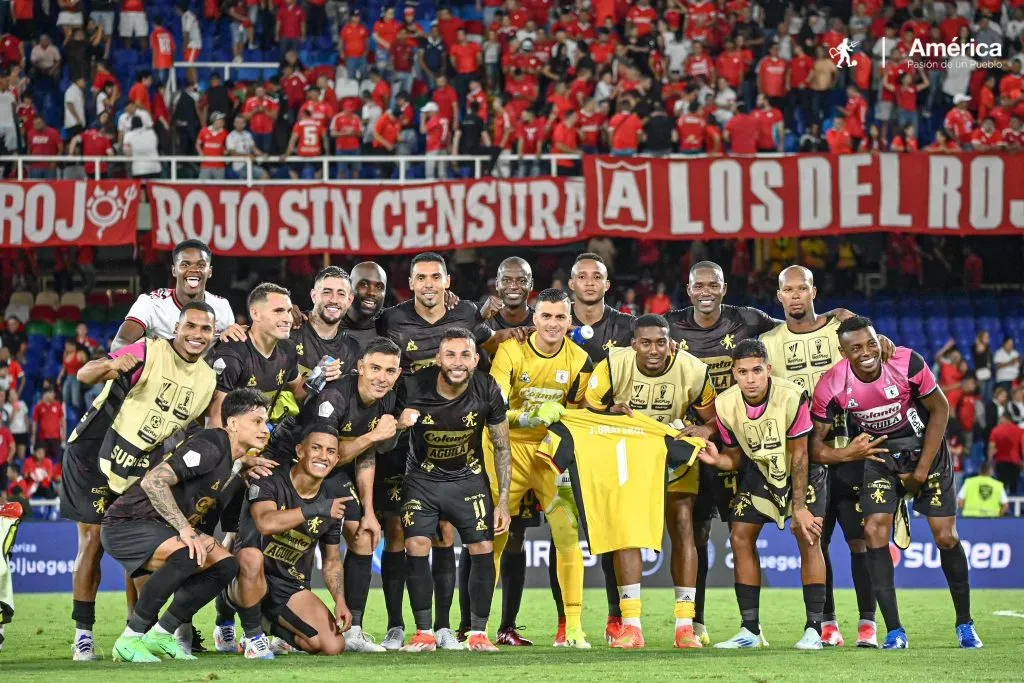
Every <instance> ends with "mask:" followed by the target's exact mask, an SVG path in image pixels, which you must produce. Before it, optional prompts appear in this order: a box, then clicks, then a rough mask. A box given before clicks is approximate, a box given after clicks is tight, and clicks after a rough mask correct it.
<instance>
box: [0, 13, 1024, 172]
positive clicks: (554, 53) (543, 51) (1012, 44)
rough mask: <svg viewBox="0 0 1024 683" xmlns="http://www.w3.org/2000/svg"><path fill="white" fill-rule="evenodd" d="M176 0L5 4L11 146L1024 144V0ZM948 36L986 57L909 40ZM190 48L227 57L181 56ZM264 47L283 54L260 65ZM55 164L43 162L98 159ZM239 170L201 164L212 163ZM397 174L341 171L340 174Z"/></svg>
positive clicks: (132, 150)
mask: <svg viewBox="0 0 1024 683" xmlns="http://www.w3.org/2000/svg"><path fill="white" fill-rule="evenodd" d="M172 2H173V0H122V1H121V2H117V1H116V0H94V1H93V2H89V1H88V0H86V1H85V2H82V1H81V0H68V1H67V2H63V1H62V2H59V3H51V4H50V5H49V6H48V8H46V9H40V8H39V7H36V6H35V5H34V4H33V3H32V2H30V1H24V2H23V1H15V2H12V3H9V4H8V3H4V4H3V5H0V6H2V7H4V8H5V9H4V10H2V12H3V13H4V14H0V69H2V70H0V74H2V79H0V139H2V140H3V144H4V145H5V147H6V149H7V151H8V152H14V151H19V152H22V153H28V154H36V155H66V156H69V157H75V156H79V155H83V154H84V155H98V156H103V155H111V154H114V153H115V152H120V153H121V154H124V155H127V156H131V157H133V162H132V163H131V165H130V169H121V168H108V167H107V166H104V167H103V168H102V169H101V173H103V174H111V175H119V174H124V173H126V172H128V173H131V174H132V175H134V176H138V177H152V176H159V175H160V174H161V173H164V174H166V172H167V168H166V165H161V164H160V161H159V156H160V155H161V154H170V153H173V154H176V155H193V154H196V155H205V156H225V155H231V156H234V155H238V156H241V157H252V158H254V159H256V161H257V170H256V171H255V173H256V175H257V176H264V175H267V174H274V175H280V176H281V177H287V176H288V174H289V173H291V174H292V175H293V176H298V175H299V174H300V173H301V174H302V175H303V176H305V177H312V176H315V175H317V174H319V173H321V170H320V167H314V166H309V167H303V166H287V167H285V166H281V165H279V164H277V163H272V161H274V160H275V159H276V158H277V157H278V156H280V155H297V156H320V155H332V154H333V155H334V156H338V157H345V156H354V155H357V154H359V155H370V156H372V155H382V156H391V155H394V154H403V155H413V154H425V155H427V157H430V156H436V155H440V154H446V153H464V154H475V155H490V156H492V157H493V158H498V157H499V155H500V156H502V157H503V158H504V161H503V163H499V164H497V166H496V172H497V173H499V174H502V175H507V174H517V175H538V174H545V173H547V172H548V170H549V167H547V166H546V165H542V164H540V163H538V155H540V154H541V153H543V152H545V151H546V152H551V153H557V154H567V155H579V154H586V153H595V152H609V153H612V154H620V155H631V154H634V153H636V152H638V151H642V152H644V153H648V154H664V153H671V152H682V153H694V154H698V153H709V154H722V153H728V154H751V153H757V152H781V151H786V152H798V151H802V152H832V153H844V152H851V151H855V150H861V151H864V150H867V151H885V150H891V151H897V152H904V151H914V150H918V149H927V150H929V151H943V152H948V151H956V150H961V149H964V150H967V149H973V150H979V151H985V150H999V149H1006V150H1019V149H1020V148H1021V146H1022V136H1024V128H1022V121H1024V97H1022V84H1024V80H1022V75H1021V68H1022V55H1021V32H1022V29H1024V6H1022V4H1021V2H1019V0H1015V1H1013V2H1009V1H1007V2H1000V1H999V0H978V1H976V2H974V3H971V2H966V1H959V2H957V1H954V0H949V1H948V2H934V1H931V0H929V1H927V2H920V1H917V2H909V1H908V0H896V1H895V2H893V3H887V2H883V1H882V0H871V1H870V2H857V1H854V2H821V3H817V4H815V3H805V2H795V1H787V0H761V1H760V2H749V1H748V0H730V1H728V2H726V1H725V0H704V1H702V2H683V0H666V1H660V2H652V1H651V0H637V2H635V3H630V2H624V1H616V0H595V1H593V2H587V1H585V0H577V2H564V1H561V2H559V1H556V0H523V2H518V1H517V0H505V1H504V2H502V0H483V2H482V3H481V4H480V6H477V5H476V4H473V3H469V4H457V3H445V4H444V6H439V5H438V3H436V2H435V1H434V0H427V1H424V2H419V3H415V4H410V5H404V4H402V3H390V2H382V1H380V0H353V1H352V2H341V1H339V0H310V1H308V2H300V1H298V0H280V1H275V2H262V1H261V2H255V1H245V2H242V1H238V2H231V1H230V0H229V1H228V2H224V3H223V4H218V3H217V2H216V1H215V0H208V1H207V2H204V3H198V2H193V3H191V4H190V3H188V2H187V1H185V0H181V1H180V4H178V5H174V4H172ZM8 6H10V7H11V8H12V10H13V12H12V13H11V14H9V15H7V14H6V12H8V11H9V10H8V9H7V8H8ZM43 7H46V6H45V5H44V6H43ZM58 9H59V12H58V11H57V10H58ZM115 31H116V32H117V34H118V37H119V38H120V40H117V41H115V40H114V35H113V34H114V33H115ZM954 41H959V42H960V43H961V44H968V43H969V44H971V45H975V46H984V48H985V50H984V55H985V56H982V53H981V52H975V53H974V54H975V56H976V58H972V57H959V58H950V59H942V58H939V57H934V56H932V57H924V56H921V55H920V54H919V53H918V52H915V45H916V47H917V48H921V49H933V52H931V53H929V54H931V55H934V54H936V53H935V52H934V49H935V48H936V47H937V46H942V45H948V44H951V43H953V42H954ZM844 58H845V61H846V62H848V64H844V63H843V61H844ZM182 61H201V62H227V63H231V69H230V70H229V72H228V79H227V80H225V79H224V76H223V75H222V74H223V73H224V69H223V68H217V69H212V70H211V69H206V68H197V69H181V68H178V69H173V68H172V67H173V65H174V64H175V63H176V62H182ZM883 61H884V62H885V66H884V68H883V66H882V63H883ZM265 62H279V66H278V67H277V68H276V69H267V70H263V69H255V68H249V67H248V66H247V63H248V64H255V63H265ZM236 63H237V64H236ZM839 64H842V66H841V67H840V66H839ZM172 76H173V78H172ZM169 81H174V84H175V86H176V87H175V88H173V89H168V88H165V87H162V86H165V85H167V84H168V82H169ZM511 162H514V163H511ZM60 166H62V167H64V166H66V167H67V168H64V169H59V168H58V165H56V164H52V163H42V162H39V163H35V164H32V165H31V167H30V168H29V172H30V175H32V176H33V177H39V178H45V177H54V176H55V174H56V173H57V172H58V171H59V170H63V173H64V174H65V176H67V177H81V174H82V173H89V174H90V175H91V174H92V173H93V172H94V170H95V169H93V168H92V167H91V166H90V167H89V168H85V169H83V168H82V166H81V164H74V163H72V162H68V163H67V164H61V165H60ZM244 166H245V164H244V162H241V161H239V162H233V163H231V164H225V163H223V162H212V161H207V162H202V163H201V164H200V166H199V168H198V174H199V175H200V176H201V177H203V178H208V179H219V178H224V177H225V176H226V175H227V176H231V175H233V174H239V173H242V172H244ZM558 169H559V172H560V173H566V174H572V173H577V172H578V170H579V169H578V165H577V164H576V163H575V162H574V161H573V160H572V159H566V160H564V161H562V162H561V163H560V164H559V166H558ZM393 170H394V169H393V168H392V167H391V166H389V165H388V164H387V163H386V162H384V163H381V164H373V165H370V166H366V165H364V166H363V167H360V166H359V165H358V164H354V163H351V162H339V163H338V164H337V166H336V167H335V168H334V169H332V171H331V175H333V176H335V177H341V178H346V177H352V176H354V175H363V176H366V177H381V175H383V176H384V177H390V176H391V174H392V172H393ZM469 170H470V169H469V168H466V169H460V168H458V167H454V166H453V167H451V168H449V165H448V164H445V163H435V162H430V161H428V162H427V163H425V164H423V165H422V167H421V168H417V169H416V170H414V171H412V173H413V174H414V175H415V174H424V175H426V176H428V177H447V176H449V175H453V174H458V173H462V172H467V171H469ZM487 170H490V169H487Z"/></svg>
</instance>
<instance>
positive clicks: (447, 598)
mask: <svg viewBox="0 0 1024 683" xmlns="http://www.w3.org/2000/svg"><path fill="white" fill-rule="evenodd" d="M432 555H433V558H432V560H431V567H430V571H431V573H432V574H433V576H434V601H435V605H434V630H435V631H437V630H439V629H442V628H450V627H451V616H452V614H451V613H452V603H453V602H454V601H455V546H449V547H447V548H434V551H433V553H432Z"/></svg>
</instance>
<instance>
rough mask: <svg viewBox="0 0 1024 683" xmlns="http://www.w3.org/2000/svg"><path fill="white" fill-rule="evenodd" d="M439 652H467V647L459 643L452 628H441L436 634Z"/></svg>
mask: <svg viewBox="0 0 1024 683" xmlns="http://www.w3.org/2000/svg"><path fill="white" fill-rule="evenodd" d="M434 638H435V639H436V640H437V649H438V650H465V649H466V646H465V645H463V644H462V643H460V642H459V639H458V638H457V637H456V636H455V633H454V632H452V630H451V629H450V628H441V629H438V630H437V633H435V634H434Z"/></svg>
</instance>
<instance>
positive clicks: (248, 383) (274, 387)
mask: <svg viewBox="0 0 1024 683" xmlns="http://www.w3.org/2000/svg"><path fill="white" fill-rule="evenodd" d="M209 360H210V365H212V366H213V369H214V370H215V371H216V372H217V373H218V375H217V390H218V391H223V392H224V393H228V392H230V391H232V390H233V389H245V388H249V389H257V390H259V391H260V392H261V393H263V395H264V396H266V397H267V399H268V400H271V401H274V404H273V405H272V406H271V409H270V421H271V422H273V423H277V422H278V421H280V420H281V419H282V418H284V417H285V416H287V415H298V413H299V406H298V403H297V402H296V400H295V395H294V394H292V392H291V391H289V390H288V387H287V385H288V383H289V382H292V381H294V380H295V378H296V377H298V376H299V364H298V357H297V356H296V354H295V344H294V343H293V342H292V341H291V340H290V339H284V340H281V341H279V342H277V345H276V346H274V350H273V352H272V353H271V354H270V357H269V358H268V357H266V356H264V355H263V354H262V353H260V352H259V351H257V350H256V347H255V346H253V344H252V338H251V337H250V338H247V339H246V340H245V341H244V342H227V343H225V344H218V345H217V348H216V349H214V351H213V354H212V355H211V357H210V359H209Z"/></svg>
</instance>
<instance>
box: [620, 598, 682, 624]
mask: <svg viewBox="0 0 1024 683" xmlns="http://www.w3.org/2000/svg"><path fill="white" fill-rule="evenodd" d="M696 614H697V606H696V605H695V604H694V603H692V602H683V601H682V600H680V601H679V602H677V603H676V619H690V620H691V621H692V620H693V617H694V616H695V615H696ZM623 615H625V612H623Z"/></svg>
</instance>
